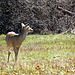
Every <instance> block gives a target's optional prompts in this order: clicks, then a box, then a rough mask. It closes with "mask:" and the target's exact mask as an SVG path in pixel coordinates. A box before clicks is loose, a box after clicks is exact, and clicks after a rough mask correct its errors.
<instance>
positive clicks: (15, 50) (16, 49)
mask: <svg viewBox="0 0 75 75" xmlns="http://www.w3.org/2000/svg"><path fill="white" fill-rule="evenodd" d="M14 52H15V62H17V55H18V52H19V47H15V48H14Z"/></svg>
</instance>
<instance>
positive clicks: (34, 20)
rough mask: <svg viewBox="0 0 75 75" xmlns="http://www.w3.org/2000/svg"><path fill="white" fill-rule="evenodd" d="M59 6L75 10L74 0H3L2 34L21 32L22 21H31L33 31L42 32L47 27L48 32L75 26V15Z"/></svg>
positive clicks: (0, 17) (1, 11) (0, 22)
mask: <svg viewBox="0 0 75 75" xmlns="http://www.w3.org/2000/svg"><path fill="white" fill-rule="evenodd" d="M59 6H61V7H62V8H64V9H67V10H69V11H71V12H75V8H74V7H75V1H74V0H1V2H0V34H2V33H3V34H6V33H7V32H9V31H15V32H18V33H20V32H21V23H22V22H23V23H25V24H26V23H29V24H30V26H31V27H32V28H33V29H34V32H33V33H41V34H42V33H43V32H45V30H46V29H47V32H53V33H54V32H56V33H61V32H62V31H65V30H67V29H69V27H72V26H75V21H74V20H75V19H74V18H75V17H72V16H69V15H67V14H64V13H63V12H62V11H59V10H58V9H57V8H58V7H59ZM71 17H72V21H71ZM45 28H46V29H45Z"/></svg>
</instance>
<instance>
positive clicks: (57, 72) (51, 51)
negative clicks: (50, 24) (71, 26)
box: [0, 34, 75, 75]
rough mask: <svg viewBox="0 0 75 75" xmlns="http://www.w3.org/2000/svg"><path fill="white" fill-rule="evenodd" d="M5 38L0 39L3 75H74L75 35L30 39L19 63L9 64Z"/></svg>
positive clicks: (22, 50) (0, 69) (0, 74)
mask: <svg viewBox="0 0 75 75" xmlns="http://www.w3.org/2000/svg"><path fill="white" fill-rule="evenodd" d="M4 39H5V35H0V75H75V35H71V34H55V35H52V34H50V35H27V37H26V39H25V40H24V42H23V43H22V45H21V47H20V50H19V54H18V61H17V63H15V62H14V61H15V58H14V52H13V50H12V54H11V57H10V62H9V64H8V63H7V55H8V52H7V47H6V42H5V40H4Z"/></svg>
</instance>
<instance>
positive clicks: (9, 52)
mask: <svg viewBox="0 0 75 75" xmlns="http://www.w3.org/2000/svg"><path fill="white" fill-rule="evenodd" d="M9 49H10V48H8V61H7V62H8V63H9V58H10V54H11V51H9Z"/></svg>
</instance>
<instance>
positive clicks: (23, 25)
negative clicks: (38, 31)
mask: <svg viewBox="0 0 75 75" xmlns="http://www.w3.org/2000/svg"><path fill="white" fill-rule="evenodd" d="M21 25H22V29H23V31H25V32H33V29H32V28H31V27H30V26H29V23H27V24H26V25H25V24H24V23H21Z"/></svg>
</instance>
